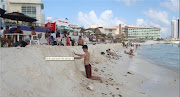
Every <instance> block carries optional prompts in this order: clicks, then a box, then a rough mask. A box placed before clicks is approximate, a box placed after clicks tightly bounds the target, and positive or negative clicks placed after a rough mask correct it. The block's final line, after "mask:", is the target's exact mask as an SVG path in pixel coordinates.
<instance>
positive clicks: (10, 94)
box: [0, 44, 179, 97]
mask: <svg viewBox="0 0 180 97" xmlns="http://www.w3.org/2000/svg"><path fill="white" fill-rule="evenodd" d="M88 46H89V49H88V50H89V52H90V55H91V56H90V64H91V65H92V75H95V76H99V77H102V78H103V83H101V82H99V81H95V80H90V79H87V78H86V77H85V70H84V65H83V59H81V60H75V61H45V57H74V55H73V51H74V52H76V53H81V54H83V50H82V47H81V46H73V47H72V46H50V45H33V46H26V47H25V48H19V47H17V48H0V55H1V60H0V66H1V67H0V68H1V69H0V75H1V78H0V97H179V71H174V70H172V69H169V68H165V67H163V66H160V65H158V64H155V63H152V62H149V61H147V60H145V59H144V58H143V57H142V56H140V55H138V54H137V53H136V51H135V56H129V55H127V54H124V50H129V49H125V48H123V47H122V44H96V45H88ZM109 48H110V49H112V50H115V51H118V52H119V53H120V55H121V56H122V57H120V59H119V60H115V59H109V58H107V57H106V56H104V55H101V52H105V50H106V49H109ZM137 50H138V49H137ZM88 86H90V87H92V90H88V89H87V87H88Z"/></svg>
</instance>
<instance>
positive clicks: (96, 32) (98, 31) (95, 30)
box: [94, 28, 102, 35]
mask: <svg viewBox="0 0 180 97" xmlns="http://www.w3.org/2000/svg"><path fill="white" fill-rule="evenodd" d="M94 32H95V34H96V35H101V34H102V32H101V31H100V30H99V29H98V28H96V29H94Z"/></svg>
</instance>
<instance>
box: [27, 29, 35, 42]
mask: <svg viewBox="0 0 180 97" xmlns="http://www.w3.org/2000/svg"><path fill="white" fill-rule="evenodd" d="M30 29H31V34H30V35H29V37H28V36H27V37H26V38H27V39H28V38H29V40H31V37H32V36H31V35H36V32H35V31H34V27H31V28H30ZM36 38H37V37H36V36H35V37H33V39H36Z"/></svg>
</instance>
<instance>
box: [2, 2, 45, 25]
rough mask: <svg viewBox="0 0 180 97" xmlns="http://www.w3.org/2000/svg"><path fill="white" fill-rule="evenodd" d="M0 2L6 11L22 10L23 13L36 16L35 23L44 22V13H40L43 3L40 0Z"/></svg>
mask: <svg viewBox="0 0 180 97" xmlns="http://www.w3.org/2000/svg"><path fill="white" fill-rule="evenodd" d="M2 1H3V3H1V4H0V6H2V8H3V9H5V10H6V12H7V13H10V12H22V13H24V14H25V15H28V16H30V17H33V18H36V19H37V20H38V21H37V22H36V23H37V24H40V25H42V24H44V23H45V15H44V14H43V13H42V9H44V4H43V3H42V2H41V0H1V2H2Z"/></svg>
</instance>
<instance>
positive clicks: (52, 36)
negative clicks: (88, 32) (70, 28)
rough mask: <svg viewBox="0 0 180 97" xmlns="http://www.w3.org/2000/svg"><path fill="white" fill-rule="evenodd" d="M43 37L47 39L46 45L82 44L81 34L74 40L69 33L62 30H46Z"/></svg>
mask: <svg viewBox="0 0 180 97" xmlns="http://www.w3.org/2000/svg"><path fill="white" fill-rule="evenodd" d="M45 38H46V41H47V43H46V44H47V45H52V46H54V45H58V46H75V45H78V46H82V45H84V44H85V43H84V39H83V38H82V36H79V39H78V40H77V41H76V40H75V39H72V37H71V35H69V33H67V32H64V33H61V32H57V33H55V32H54V31H46V34H45Z"/></svg>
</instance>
